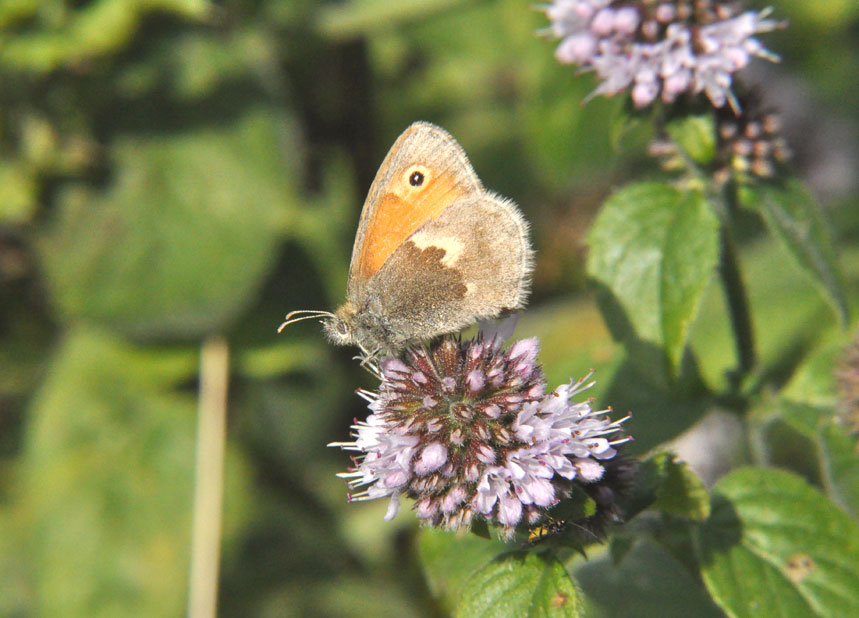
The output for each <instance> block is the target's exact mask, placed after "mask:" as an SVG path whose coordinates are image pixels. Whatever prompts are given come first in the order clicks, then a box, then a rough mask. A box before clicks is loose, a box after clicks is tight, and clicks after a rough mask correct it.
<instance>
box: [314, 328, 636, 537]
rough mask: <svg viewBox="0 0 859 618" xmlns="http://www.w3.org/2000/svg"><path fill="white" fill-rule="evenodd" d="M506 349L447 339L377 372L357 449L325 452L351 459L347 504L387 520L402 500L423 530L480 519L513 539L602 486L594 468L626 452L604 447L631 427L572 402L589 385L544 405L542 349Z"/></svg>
mask: <svg viewBox="0 0 859 618" xmlns="http://www.w3.org/2000/svg"><path fill="white" fill-rule="evenodd" d="M501 341H502V339H501V337H498V336H492V337H490V338H489V339H486V338H484V337H483V336H482V335H479V336H478V337H477V338H476V339H473V340H470V341H464V342H463V341H459V340H457V339H455V338H451V337H447V338H444V339H442V340H440V341H439V342H437V343H436V344H434V345H433V346H431V347H429V348H426V347H423V346H422V347H417V348H412V349H409V350H407V351H406V353H405V354H404V355H403V357H402V358H401V359H394V358H386V359H383V360H382V361H381V363H380V366H379V367H378V372H379V376H380V378H381V381H382V383H381V385H380V387H379V390H378V392H376V393H369V392H366V391H364V392H362V393H361V394H362V396H363V397H365V398H366V399H367V400H368V401H369V402H370V406H369V407H370V410H371V412H372V413H371V414H370V416H369V417H367V419H366V420H365V421H362V422H357V423H356V424H355V425H353V438H354V441H352V442H338V443H333V444H331V446H338V447H340V448H342V449H344V450H351V451H356V452H357V453H358V454H357V455H356V456H355V458H354V463H355V465H354V467H353V468H352V469H351V470H349V471H348V472H346V473H343V474H341V475H339V476H341V477H343V478H345V479H347V481H348V484H349V486H350V488H351V490H353V493H352V494H351V495H350V498H351V499H353V500H370V499H375V498H382V497H388V498H389V499H390V503H389V508H388V512H387V514H386V516H385V519H386V520H389V519H392V518H393V517H394V516H395V515H396V514H397V512H398V511H399V505H400V498H401V497H402V496H406V497H409V498H412V499H413V500H414V501H415V506H414V509H415V511H416V513H417V515H418V517H419V518H421V519H422V520H423V521H424V522H425V523H426V524H428V525H431V526H437V527H443V528H446V529H450V530H455V529H457V528H460V527H462V526H468V525H469V524H470V523H471V521H472V520H473V518H474V517H475V516H477V517H483V518H485V519H486V520H487V521H489V522H492V523H496V524H498V525H500V526H501V527H502V529H503V531H504V534H505V536H507V537H509V536H511V535H512V534H513V532H514V530H515V529H516V528H517V526H519V525H520V524H521V525H526V526H530V525H533V524H536V523H537V522H539V521H541V519H543V517H544V516H545V514H546V512H547V511H548V509H550V508H551V507H552V506H554V505H555V504H557V502H558V501H559V500H561V499H562V498H566V497H569V496H570V495H571V494H572V489H573V484H574V483H581V484H595V483H599V481H600V479H601V478H602V476H603V473H604V467H603V464H602V463H601V462H603V461H606V460H609V459H611V458H613V457H614V456H615V454H616V452H617V451H616V448H615V447H617V445H619V444H621V443H623V442H626V441H627V440H629V438H627V437H619V438H616V439H610V436H612V435H613V434H617V433H618V432H619V431H620V430H621V423H622V422H623V421H624V420H626V419H622V420H619V421H615V422H612V421H611V420H610V419H608V418H607V413H608V412H609V411H608V410H597V411H595V410H593V409H592V408H591V406H590V402H587V401H585V402H573V401H572V399H573V398H574V397H576V396H577V395H579V394H580V393H581V392H582V391H584V390H585V389H587V388H589V387H590V386H592V384H593V383H592V382H589V381H588V380H589V378H590V375H588V376H587V377H585V378H583V379H581V380H579V381H577V382H573V383H570V384H565V385H562V386H560V387H558V388H557V389H555V390H554V391H553V392H551V393H549V394H545V387H546V382H545V378H544V377H543V372H542V370H541V369H540V366H539V365H538V364H537V354H538V352H539V343H538V341H537V340H536V339H524V340H521V341H517V342H516V343H514V344H513V345H512V346H511V347H510V348H509V349H507V350H504V349H502V346H501Z"/></svg>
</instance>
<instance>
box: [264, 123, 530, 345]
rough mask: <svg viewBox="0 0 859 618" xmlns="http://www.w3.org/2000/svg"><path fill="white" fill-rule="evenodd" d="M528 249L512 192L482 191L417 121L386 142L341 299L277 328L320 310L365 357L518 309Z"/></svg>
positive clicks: (334, 337) (338, 336) (467, 168)
mask: <svg viewBox="0 0 859 618" xmlns="http://www.w3.org/2000/svg"><path fill="white" fill-rule="evenodd" d="M533 255H534V254H533V250H532V248H531V244H530V242H529V239H528V224H527V222H526V221H525V219H524V218H523V216H522V214H521V213H520V212H519V209H518V208H517V207H516V204H514V203H513V202H512V201H511V200H509V199H506V198H503V197H500V196H498V195H496V194H495V193H492V192H491V191H487V190H486V189H485V188H484V187H483V184H482V183H481V182H480V179H479V178H478V177H477V174H476V173H475V172H474V169H473V168H472V166H471V163H470V162H469V160H468V156H467V155H466V154H465V151H464V150H463V149H462V147H461V146H460V145H459V144H458V143H457V141H456V140H455V139H454V138H453V137H452V136H451V135H450V134H449V133H448V132H447V131H445V130H444V129H442V128H441V127H438V126H436V125H434V124H431V123H429V122H415V123H414V124H412V125H411V126H409V127H408V128H407V129H406V130H405V131H404V132H403V133H402V135H400V136H399V138H397V141H396V142H394V145H393V146H392V147H391V149H390V151H389V152H388V154H387V156H386V157H385V159H384V161H383V162H382V165H381V167H380V168H379V171H378V172H377V173H376V178H375V180H374V181H373V184H372V185H371V186H370V192H369V194H368V195H367V199H366V200H365V202H364V207H363V210H362V212H361V219H360V221H359V223H358V232H357V234H356V236H355V244H354V246H353V249H352V261H351V264H350V266H349V278H348V282H347V285H346V302H345V303H344V304H343V305H342V306H341V307H340V308H338V309H337V310H336V311H335V312H334V313H331V312H328V311H315V310H298V311H292V312H291V313H289V314H288V315H287V316H286V318H285V321H284V323H283V324H281V326H280V328H279V329H278V332H280V331H282V330H283V329H284V328H285V327H286V326H288V325H289V324H292V323H295V322H298V321H300V320H305V319H312V318H320V319H322V321H323V324H324V330H325V333H326V334H327V337H328V339H329V340H330V341H331V342H332V343H334V344H336V345H357V346H358V347H359V348H360V349H361V350H362V352H363V353H364V358H375V357H377V356H378V355H380V354H391V355H395V354H397V353H398V352H400V351H401V350H403V349H404V348H405V347H407V346H409V345H413V344H416V343H418V342H420V341H423V340H427V339H432V338H434V337H437V336H439V335H444V334H448V333H454V332H458V331H460V330H462V329H464V328H466V327H468V326H470V325H471V324H473V323H474V322H476V321H477V320H486V319H491V318H497V317H499V316H501V315H502V314H505V313H509V312H512V311H515V310H517V309H521V308H522V307H523V306H524V305H525V302H526V300H527V297H528V292H529V285H530V273H531V269H532V264H533Z"/></svg>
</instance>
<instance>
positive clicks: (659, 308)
mask: <svg viewBox="0 0 859 618" xmlns="http://www.w3.org/2000/svg"><path fill="white" fill-rule="evenodd" d="M718 230H719V223H718V219H717V218H716V216H715V215H714V214H713V212H712V210H711V208H710V206H709V204H708V203H707V201H706V200H705V199H704V197H703V196H702V195H701V194H700V193H698V192H688V193H682V192H680V191H678V190H677V189H674V188H672V187H670V186H668V185H664V184H658V183H642V184H636V185H630V186H628V187H626V188H624V189H621V190H620V191H618V192H617V193H615V194H614V195H613V196H611V197H610V198H609V199H608V200H607V201H606V203H605V204H604V206H603V208H602V210H601V211H600V214H599V216H598V217H597V220H596V222H595V223H594V226H593V228H592V229H591V232H590V234H589V236H588V244H589V246H590V249H591V251H590V254H589V256H588V274H589V275H590V276H591V277H592V278H593V279H594V280H596V281H597V282H598V283H599V284H600V285H601V286H602V291H603V292H604V295H603V296H604V303H603V304H604V306H605V307H606V310H607V311H608V312H609V315H607V316H606V317H607V320H609V323H610V326H611V327H612V331H613V333H614V335H615V336H616V337H617V338H619V339H620V340H622V341H624V342H625V343H627V344H638V345H640V344H641V343H644V344H645V345H646V344H651V345H655V346H658V347H659V348H664V350H665V353H666V355H667V361H668V368H669V369H670V371H671V372H672V373H674V372H676V371H677V368H678V366H679V364H680V360H681V358H682V355H683V351H684V347H685V344H686V338H687V336H688V333H689V327H690V325H691V323H692V320H693V319H694V318H695V315H696V313H697V311H698V305H699V303H700V302H701V298H702V296H703V294H704V292H705V291H706V289H707V285H708V284H709V281H710V275H711V273H712V272H713V269H714V267H715V266H716V263H717V260H718V245H719V242H718ZM610 303H614V305H613V307H614V308H613V309H612V308H610V307H611V304H610Z"/></svg>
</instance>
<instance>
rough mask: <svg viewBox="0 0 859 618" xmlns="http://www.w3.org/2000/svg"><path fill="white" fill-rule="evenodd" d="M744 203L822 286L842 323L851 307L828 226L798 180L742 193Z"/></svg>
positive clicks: (822, 290) (798, 263) (818, 207)
mask: <svg viewBox="0 0 859 618" xmlns="http://www.w3.org/2000/svg"><path fill="white" fill-rule="evenodd" d="M740 196H741V197H740V199H741V200H742V203H743V205H744V206H746V207H748V208H754V209H756V210H757V211H759V212H760V213H761V214H762V215H763V218H764V221H765V222H766V224H767V227H769V229H770V230H771V231H772V233H773V235H774V236H775V237H776V238H777V239H778V240H779V241H781V243H782V246H783V247H784V248H785V250H786V251H787V252H788V254H789V255H790V256H791V257H792V258H793V259H794V260H795V262H796V264H797V265H798V266H799V267H800V269H801V270H802V272H803V273H804V274H805V275H807V276H809V277H811V279H812V280H813V281H814V282H815V283H816V284H817V285H818V286H819V287H820V289H821V292H822V293H823V294H824V295H825V296H826V298H827V300H829V302H830V303H831V304H832V306H833V308H834V309H835V311H836V312H837V314H838V318H839V319H840V320H841V322H842V323H845V324H846V323H847V321H848V316H849V308H848V306H847V299H846V298H845V296H844V288H843V284H842V282H841V275H840V270H839V268H838V261H837V259H836V255H835V251H834V248H833V246H832V239H831V235H830V233H829V228H828V225H827V223H826V221H825V220H824V218H823V213H822V212H821V209H820V206H819V205H818V204H817V203H816V202H815V201H814V199H813V198H812V197H811V195H809V193H808V191H807V190H806V189H805V188H804V187H803V186H802V185H801V184H800V183H798V182H796V181H789V182H788V183H787V184H786V185H785V186H784V187H772V186H767V185H763V186H761V187H759V188H757V189H750V188H746V189H744V190H743V191H741V193H740Z"/></svg>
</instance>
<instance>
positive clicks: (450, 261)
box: [409, 232, 465, 268]
mask: <svg viewBox="0 0 859 618" xmlns="http://www.w3.org/2000/svg"><path fill="white" fill-rule="evenodd" d="M409 240H410V241H411V242H413V243H414V245H415V246H416V247H417V248H418V249H421V250H424V249H426V248H427V247H437V248H439V249H442V250H444V257H443V258H441V263H442V264H444V265H445V266H447V267H448V268H450V267H452V266H453V265H454V264H456V262H457V261H458V260H459V258H460V257H461V256H462V251H463V249H465V246H464V245H463V243H462V241H460V240H458V239H456V238H454V237H453V236H438V235H435V234H429V233H427V232H417V233H415V234H414V235H412V237H411V238H409Z"/></svg>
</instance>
